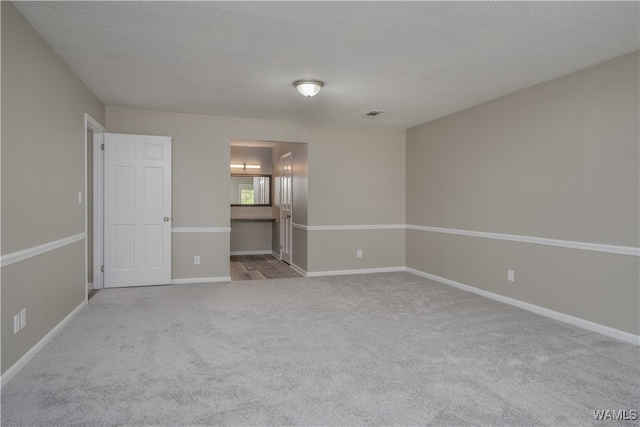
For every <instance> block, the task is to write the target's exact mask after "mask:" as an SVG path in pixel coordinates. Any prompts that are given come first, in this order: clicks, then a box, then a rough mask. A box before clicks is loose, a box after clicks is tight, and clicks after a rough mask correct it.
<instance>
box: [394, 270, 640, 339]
mask: <svg viewBox="0 0 640 427" xmlns="http://www.w3.org/2000/svg"><path fill="white" fill-rule="evenodd" d="M406 271H407V272H409V273H411V274H415V275H416V276H420V277H424V278H426V279H430V280H433V281H436V282H439V283H442V284H445V285H449V286H453V287H454V288H458V289H462V290H464V291H468V292H472V293H474V294H477V295H481V296H483V297H486V298H490V299H492V300H495V301H499V302H503V303H505V304H509V305H512V306H515V307H518V308H522V309H524V310H527V311H531V312H533V313H536V314H539V315H541V316H544V317H548V318H550V319H553V320H558V321H560V322H564V323H568V324H570V325H574V326H578V327H580V328H583V329H586V330H588V331H591V332H596V333H599V334H602V335H606V336H608V337H611V338H616V339H619V340H621V341H625V342H628V343H631V344H635V345H640V336H639V335H634V334H631V333H629V332H624V331H621V330H619V329H614V328H611V327H609V326H604V325H601V324H599V323H595V322H591V321H589V320H585V319H581V318H579V317H574V316H570V315H568V314H564V313H560V312H558V311H554V310H550V309H548V308H544V307H540V306H538V305H534V304H530V303H528V302H524V301H520V300H517V299H514V298H509V297H506V296H504V295H500V294H495V293H493V292H489V291H485V290H483V289H479V288H476V287H473V286H469V285H465V284H463V283H460V282H456V281H454V280H450V279H446V278H444V277H440V276H436V275H435V274H430V273H425V272H424V271H420V270H416V269H414V268H409V267H406Z"/></svg>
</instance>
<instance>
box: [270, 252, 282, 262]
mask: <svg viewBox="0 0 640 427" xmlns="http://www.w3.org/2000/svg"><path fill="white" fill-rule="evenodd" d="M271 255H273V256H274V257H275V258H276V259H278V260H280V261H282V259H281V258H280V254H279V253H277V252H276V251H271Z"/></svg>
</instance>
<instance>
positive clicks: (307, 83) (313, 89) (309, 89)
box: [293, 79, 324, 98]
mask: <svg viewBox="0 0 640 427" xmlns="http://www.w3.org/2000/svg"><path fill="white" fill-rule="evenodd" d="M293 85H294V86H295V87H296V89H298V92H300V95H302V96H306V97H308V98H310V97H312V96H316V95H317V94H318V92H320V89H322V86H324V83H322V82H321V81H320V80H314V79H302V80H296V81H295V82H293Z"/></svg>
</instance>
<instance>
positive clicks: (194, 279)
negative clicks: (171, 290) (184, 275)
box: [171, 277, 231, 285]
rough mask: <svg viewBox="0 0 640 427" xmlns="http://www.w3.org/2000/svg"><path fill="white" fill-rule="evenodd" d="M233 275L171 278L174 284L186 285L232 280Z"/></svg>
mask: <svg viewBox="0 0 640 427" xmlns="http://www.w3.org/2000/svg"><path fill="white" fill-rule="evenodd" d="M230 281H231V277H192V278H190V279H171V284H172V285H185V284H189V283H211V282H230Z"/></svg>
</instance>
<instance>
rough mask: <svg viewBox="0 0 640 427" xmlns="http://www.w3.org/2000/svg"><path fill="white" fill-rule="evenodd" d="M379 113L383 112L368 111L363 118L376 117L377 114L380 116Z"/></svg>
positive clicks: (382, 111)
mask: <svg viewBox="0 0 640 427" xmlns="http://www.w3.org/2000/svg"><path fill="white" fill-rule="evenodd" d="M380 113H384V110H372V111H369V112H368V113H367V114H365V115H364V116H365V117H375V116H377V115H378V114H380Z"/></svg>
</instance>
